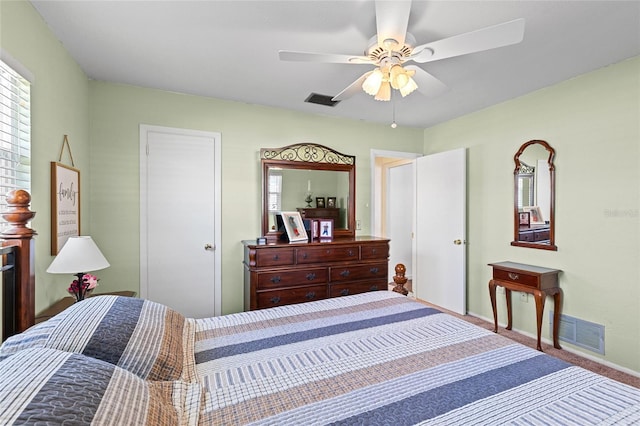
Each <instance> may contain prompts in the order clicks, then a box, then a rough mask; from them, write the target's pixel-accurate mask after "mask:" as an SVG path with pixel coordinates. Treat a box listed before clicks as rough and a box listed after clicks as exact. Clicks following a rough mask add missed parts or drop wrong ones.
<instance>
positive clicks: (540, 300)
mask: <svg viewBox="0 0 640 426" xmlns="http://www.w3.org/2000/svg"><path fill="white" fill-rule="evenodd" d="M533 297H534V298H535V300H536V328H537V331H538V346H537V347H536V349H538V350H539V351H540V352H542V344H541V343H540V333H541V332H542V314H543V313H544V302H545V300H546V298H547V295H546V293H545V292H544V291H542V290H534V291H533Z"/></svg>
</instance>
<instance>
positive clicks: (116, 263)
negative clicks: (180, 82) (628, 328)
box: [89, 81, 423, 313]
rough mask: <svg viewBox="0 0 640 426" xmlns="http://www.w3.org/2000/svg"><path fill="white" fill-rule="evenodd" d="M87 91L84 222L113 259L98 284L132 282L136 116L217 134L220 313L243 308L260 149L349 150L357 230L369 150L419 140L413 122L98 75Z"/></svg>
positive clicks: (410, 147) (413, 145)
mask: <svg viewBox="0 0 640 426" xmlns="http://www.w3.org/2000/svg"><path fill="white" fill-rule="evenodd" d="M89 97H90V99H91V106H90V110H91V116H90V122H91V137H90V139H91V153H92V155H91V164H90V166H91V170H92V175H91V176H92V180H91V183H90V184H91V192H92V195H91V199H92V204H91V228H92V235H93V237H94V238H96V240H97V241H99V242H100V247H101V248H102V250H103V252H104V253H105V256H106V257H107V258H108V259H109V261H110V262H111V265H112V266H111V267H110V268H108V269H105V270H104V271H101V272H100V276H101V278H102V280H103V283H104V287H103V289H106V288H109V289H110V290H116V289H134V290H138V287H139V199H138V198H139V188H138V186H139V176H138V174H139V167H138V164H139V125H140V124H141V123H142V124H149V125H158V126H167V127H179V128H188V129H196V130H202V131H212V132H220V133H221V135H222V154H221V156H222V228H223V232H222V306H223V311H224V313H229V312H237V311H241V310H242V306H243V287H242V286H243V284H242V280H243V275H242V264H241V262H242V245H241V243H240V241H241V240H244V239H253V238H256V237H257V236H259V235H260V234H261V230H260V217H261V170H260V161H259V151H260V148H263V147H266V148H268V147H279V146H285V145H290V144H293V143H299V142H313V143H319V144H321V145H326V146H329V147H331V148H334V149H336V150H337V151H340V152H343V153H346V154H350V155H355V156H356V170H357V172H356V212H357V216H358V219H359V220H362V225H363V230H362V233H363V234H365V233H367V232H368V230H369V229H370V223H369V222H370V217H371V212H370V210H369V208H368V205H369V200H370V199H371V197H370V183H369V181H370V173H371V172H370V162H369V157H370V150H371V149H388V148H389V147H393V149H396V150H399V151H411V152H418V151H420V150H421V149H422V137H423V134H422V130H419V129H402V128H397V129H391V128H390V127H389V126H383V125H374V124H368V123H364V122H357V121H353V120H343V119H335V118H328V117H324V116H319V115H310V114H301V113H295V112H291V111H285V110H281V109H276V108H269V107H264V106H256V105H247V104H243V103H238V102H230V101H223V100H219V99H211V98H203V97H196V96H188V95H181V94H176V93H168V92H163V91H159V90H151V89H143V88H139V87H132V86H125V85H116V84H110V83H104V82H96V81H93V82H91V84H90V96H89ZM187 194H188V193H185V194H183V195H182V196H184V197H185V203H186V204H187V205H188V198H189V197H190V196H197V194H193V195H187ZM179 195H180V194H176V196H179ZM185 214H187V215H188V214H190V213H185ZM177 219H178V218H177ZM107 283H108V284H107ZM101 285H102V284H101ZM107 286H108V287H107Z"/></svg>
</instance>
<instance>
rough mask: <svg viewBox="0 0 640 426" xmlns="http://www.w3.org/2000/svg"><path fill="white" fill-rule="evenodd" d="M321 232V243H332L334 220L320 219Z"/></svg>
mask: <svg viewBox="0 0 640 426" xmlns="http://www.w3.org/2000/svg"><path fill="white" fill-rule="evenodd" d="M318 222H320V223H319V226H318V228H319V230H320V236H319V238H320V241H331V240H332V239H333V219H318Z"/></svg>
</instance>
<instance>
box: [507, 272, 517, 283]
mask: <svg viewBox="0 0 640 426" xmlns="http://www.w3.org/2000/svg"><path fill="white" fill-rule="evenodd" d="M509 278H511V279H512V280H514V281H515V280H517V279H518V278H520V276H519V275H518V274H514V273H513V272H509Z"/></svg>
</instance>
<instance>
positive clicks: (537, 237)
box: [533, 229, 550, 241]
mask: <svg viewBox="0 0 640 426" xmlns="http://www.w3.org/2000/svg"><path fill="white" fill-rule="evenodd" d="M549 236H550V232H549V230H548V229H542V230H540V231H534V232H533V240H534V241H544V240H548V239H549Z"/></svg>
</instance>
